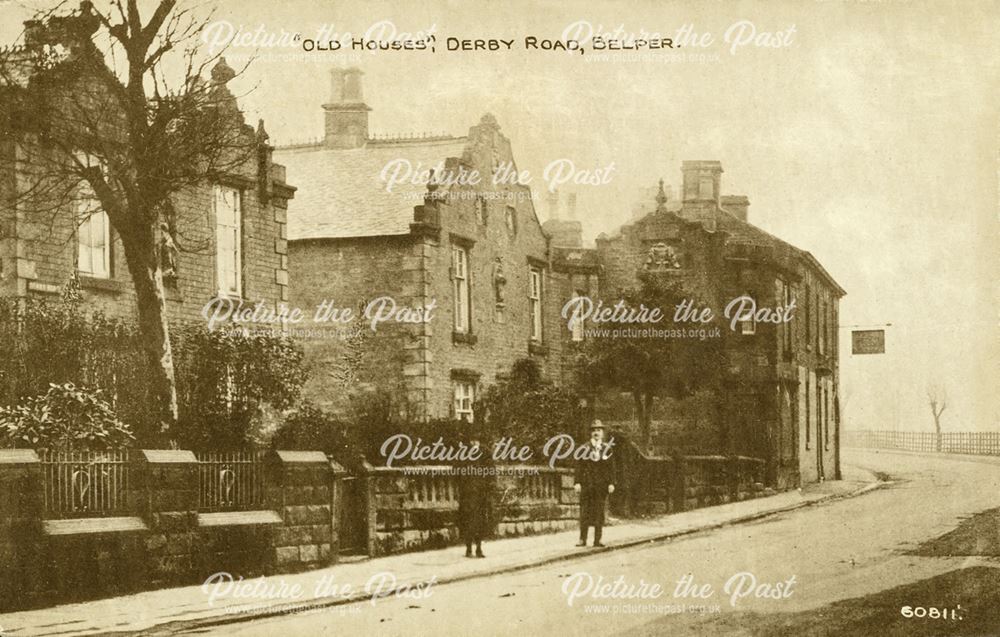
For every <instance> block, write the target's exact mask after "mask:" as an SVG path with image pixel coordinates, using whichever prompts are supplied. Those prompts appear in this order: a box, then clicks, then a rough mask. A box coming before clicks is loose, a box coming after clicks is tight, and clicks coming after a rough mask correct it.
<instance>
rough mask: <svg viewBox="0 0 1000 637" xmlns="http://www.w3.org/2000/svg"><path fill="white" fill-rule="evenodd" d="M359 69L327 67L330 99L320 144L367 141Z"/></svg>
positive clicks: (353, 145)
mask: <svg viewBox="0 0 1000 637" xmlns="http://www.w3.org/2000/svg"><path fill="white" fill-rule="evenodd" d="M362 75H364V73H362V71H361V69H359V68H356V67H352V68H349V69H341V68H333V69H331V70H330V102H329V103H327V104H324V105H323V110H324V111H326V123H325V124H326V125H325V134H324V145H325V146H326V147H327V148H361V147H362V146H364V145H365V143H366V142H367V141H368V112H369V111H371V110H372V109H370V108H368V105H367V104H365V98H364V90H363V88H362V83H361V76H362Z"/></svg>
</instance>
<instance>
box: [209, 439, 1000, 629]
mask: <svg viewBox="0 0 1000 637" xmlns="http://www.w3.org/2000/svg"><path fill="white" fill-rule="evenodd" d="M844 462H845V464H852V465H855V466H859V467H862V468H865V469H868V470H870V471H876V472H880V473H885V474H888V476H889V477H890V480H892V483H891V484H890V485H888V486H887V487H884V488H882V489H878V490H876V491H873V492H870V493H868V494H866V495H862V496H859V497H854V498H847V499H842V500H836V501H832V502H829V503H824V504H821V505H817V506H811V507H806V508H803V509H799V510H796V511H792V512H787V513H784V514H778V515H775V516H771V517H767V518H764V519H762V520H759V521H757V522H753V523H748V524H741V525H737V526H732V527H728V528H724V529H719V530H715V531H709V532H705V533H702V534H698V535H693V536H688V537H684V538H679V539H675V540H672V541H665V542H658V543H653V544H649V545H645V546H642V547H635V548H631V549H624V550H618V551H611V552H607V553H599V554H593V555H589V556H583V557H581V558H579V559H574V560H569V561H565V562H560V563H556V564H550V565H547V566H541V567H538V568H534V569H529V570H526V571H520V572H516V573H509V574H503V575H497V576H493V577H489V578H482V579H475V580H470V581H465V582H456V583H454V584H450V585H439V586H436V587H432V588H431V589H430V593H429V594H427V593H426V592H425V593H424V594H423V596H420V597H417V598H413V597H408V598H386V599H382V600H378V601H376V602H374V603H372V602H363V603H355V604H350V605H343V606H336V607H329V608H324V609H322V610H319V611H316V612H314V613H311V614H302V615H289V616H286V617H280V618H272V619H267V620H258V621H253V622H247V623H243V624H234V625H229V626H225V627H222V628H220V629H216V630H219V631H220V632H225V633H226V634H235V635H242V636H249V635H260V636H261V637H264V636H267V637H271V636H273V635H289V636H290V635H319V634H336V635H354V634H379V635H406V636H407V637H415V636H419V635H435V636H438V637H439V636H441V635H446V634H474V635H512V634H519V635H524V636H527V635H549V634H558V635H588V636H591V635H612V634H630V633H634V634H656V633H666V632H668V631H669V632H670V633H672V634H678V633H684V634H703V633H705V632H711V633H712V634H719V633H725V632H730V631H729V630H728V629H718V628H711V626H716V625H718V624H719V622H715V623H711V622H710V621H709V620H714V619H722V620H727V619H728V620H737V621H738V620H739V618H738V617H728V618H726V617H723V615H727V614H732V613H746V612H747V611H753V612H754V614H755V615H759V614H773V613H800V612H801V611H810V610H814V609H818V608H820V607H823V606H826V605H828V604H830V603H832V602H835V601H837V600H843V599H847V598H856V597H862V596H865V595H871V594H873V593H877V592H879V591H883V590H885V589H890V588H893V587H896V586H900V585H904V584H911V583H914V582H918V581H919V580H924V579H926V578H929V577H933V576H936V575H939V574H942V573H945V572H948V571H952V570H955V569H957V568H963V567H971V566H977V565H980V566H981V565H984V564H985V565H986V566H990V567H1000V561H996V560H995V559H994V560H992V561H991V560H990V559H988V558H976V557H959V558H956V557H946V558H941V557H936V558H931V557H917V556H912V555H907V554H906V551H907V550H909V549H912V548H915V547H916V546H917V545H919V544H920V543H921V542H923V541H925V540H929V539H931V538H934V537H937V536H940V535H942V534H944V533H946V532H948V531H950V530H952V529H954V528H956V527H957V526H958V524H959V523H960V522H961V521H962V519H964V518H967V517H968V516H970V515H972V514H974V513H977V512H980V511H983V510H987V509H991V508H997V507H1000V458H982V459H975V458H969V457H965V456H963V457H949V456H935V455H915V454H902V453H888V452H881V453H879V452H863V451H856V450H849V451H847V452H845V455H844ZM613 534H614V528H613V527H612V528H609V529H607V530H606V535H608V536H612V535H613ZM486 549H487V551H489V546H488V545H487V546H486ZM455 550H461V549H459V548H456V549H455ZM487 559H494V560H501V559H503V558H502V556H496V555H489V557H488V558H487ZM998 572H1000V571H998ZM619 576H621V577H622V579H621V580H619V583H618V585H617V587H615V586H614V585H613V584H614V582H615V580H617V578H619ZM679 581H682V582H683V583H684V584H686V585H685V586H681V587H680V589H679V588H678V582H679ZM727 583H728V584H729V586H728V587H727ZM600 584H610V585H609V586H605V587H604V588H603V589H601V588H600ZM654 585H659V587H660V590H659V594H656V593H657V589H655V588H654V587H653V586H654ZM596 590H603V591H604V592H610V593H611V594H612V595H617V597H610V598H609V597H595V596H594V594H593V591H596ZM734 593H736V595H735V597H734ZM744 593H745V594H744ZM757 594H761V595H762V597H759V598H758V597H757ZM570 597H572V599H570ZM571 601H572V604H570V602H571ZM933 601H934V600H914V604H915V605H919V604H927V605H931V604H932V603H933ZM972 601H974V600H970V602H972ZM745 616H746V617H748V618H749V617H750V616H749V615H745ZM728 623H729V624H732V623H733V622H732V621H729V622H728ZM700 626H701V627H708V628H707V629H699V627H700ZM206 632H209V630H208V629H206ZM998 634H1000V627H998Z"/></svg>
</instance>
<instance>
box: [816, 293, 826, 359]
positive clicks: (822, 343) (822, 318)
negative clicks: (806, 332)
mask: <svg viewBox="0 0 1000 637" xmlns="http://www.w3.org/2000/svg"><path fill="white" fill-rule="evenodd" d="M816 320H817V321H818V322H819V326H818V327H819V329H818V331H819V339H818V340H819V343H818V345H817V347H818V348H819V353H820V354H825V353H826V303H824V302H823V301H822V300H821V301H820V302H819V316H817V317H816Z"/></svg>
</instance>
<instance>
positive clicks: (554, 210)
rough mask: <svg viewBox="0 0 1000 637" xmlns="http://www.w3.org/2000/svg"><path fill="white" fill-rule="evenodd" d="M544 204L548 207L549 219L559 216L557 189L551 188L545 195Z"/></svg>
mask: <svg viewBox="0 0 1000 637" xmlns="http://www.w3.org/2000/svg"><path fill="white" fill-rule="evenodd" d="M545 204H546V206H547V207H548V209H549V219H558V218H559V191H558V190H553V191H552V192H550V193H549V194H548V195H546V196H545Z"/></svg>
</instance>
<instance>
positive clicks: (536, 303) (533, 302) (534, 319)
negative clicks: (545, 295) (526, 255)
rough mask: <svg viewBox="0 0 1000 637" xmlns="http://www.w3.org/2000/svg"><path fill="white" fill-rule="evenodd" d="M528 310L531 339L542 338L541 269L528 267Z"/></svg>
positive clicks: (537, 339)
mask: <svg viewBox="0 0 1000 637" xmlns="http://www.w3.org/2000/svg"><path fill="white" fill-rule="evenodd" d="M528 312H529V314H530V316H531V340H533V341H540V340H542V270H541V268H536V267H534V266H532V267H530V268H528Z"/></svg>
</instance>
